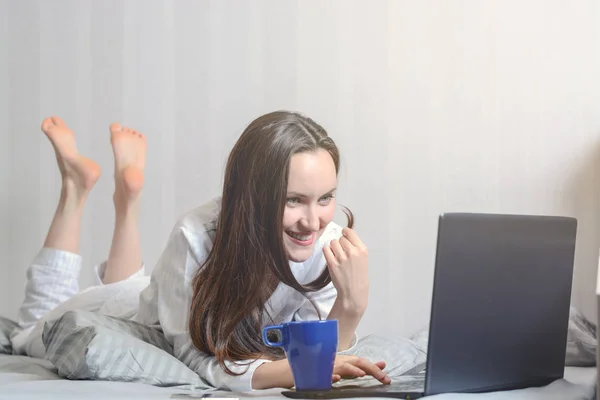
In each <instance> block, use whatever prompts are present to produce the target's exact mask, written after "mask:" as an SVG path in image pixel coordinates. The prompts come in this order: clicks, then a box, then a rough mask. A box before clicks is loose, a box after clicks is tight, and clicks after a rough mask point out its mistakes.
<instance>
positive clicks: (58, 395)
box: [0, 355, 596, 400]
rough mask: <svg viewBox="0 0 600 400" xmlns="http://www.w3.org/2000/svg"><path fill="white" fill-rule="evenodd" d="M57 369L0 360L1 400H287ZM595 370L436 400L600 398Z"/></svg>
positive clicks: (269, 393)
mask: <svg viewBox="0 0 600 400" xmlns="http://www.w3.org/2000/svg"><path fill="white" fill-rule="evenodd" d="M53 369H54V367H53V364H52V363H50V362H49V361H47V360H39V359H34V358H30V357H26V356H15V355H0V399H2V400H17V399H19V400H21V399H35V400H46V399H60V400H68V399H86V400H96V399H98V400H100V399H102V400H110V399H115V400H117V399H123V400H131V399H132V398H139V399H144V400H152V399H157V400H158V399H161V400H164V399H192V398H200V397H202V396H203V395H205V396H206V395H207V394H210V397H226V398H232V397H233V398H239V399H250V398H261V399H269V398H270V399H285V397H284V396H282V395H281V394H280V390H266V391H256V392H252V393H231V392H223V391H194V390H193V389H192V388H191V387H190V386H189V385H182V386H175V387H157V386H153V385H148V384H143V383H133V382H114V381H90V380H67V379H62V378H60V377H59V376H58V375H57V374H56V373H55V372H53ZM595 384H596V368H595V367H566V368H565V378H564V379H562V380H559V381H556V382H554V383H552V384H550V385H548V386H546V387H542V388H529V389H522V390H515V391H510V392H496V393H486V394H476V395H475V394H470V395H465V394H444V395H437V396H431V397H429V398H432V399H433V398H435V399H440V400H446V399H448V400H451V399H462V398H474V399H478V398H481V399H486V400H494V399H498V400H500V399H504V400H538V399H539V400H542V399H544V400H549V399H557V400H558V399H561V400H565V399H572V400H577V399H585V400H592V399H594V396H595Z"/></svg>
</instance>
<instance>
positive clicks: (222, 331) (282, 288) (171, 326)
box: [15, 111, 390, 391]
mask: <svg viewBox="0 0 600 400" xmlns="http://www.w3.org/2000/svg"><path fill="white" fill-rule="evenodd" d="M49 121H50V122H49ZM42 128H43V130H44V132H46V134H47V135H48V137H49V138H50V140H51V142H52V143H53V145H54V147H55V149H56V152H57V159H58V162H59V167H60V168H61V172H62V174H63V196H61V202H60V203H59V207H58V210H57V216H56V217H55V219H54V220H53V223H52V226H51V228H50V232H49V234H48V239H47V240H46V243H45V246H44V248H43V249H42V250H41V252H40V254H39V255H38V257H37V258H36V260H35V261H34V263H33V264H32V266H31V267H30V269H29V271H28V284H27V288H26V299H25V302H24V305H23V307H22V308H21V317H20V324H21V326H22V328H23V331H22V333H20V334H19V335H17V337H15V339H16V342H17V343H16V346H15V347H16V348H20V349H22V351H24V352H26V353H27V354H29V355H34V356H40V354H41V356H43V354H44V349H43V345H41V335H40V332H41V329H40V326H41V325H42V324H41V321H45V320H50V319H53V318H55V317H57V315H60V314H61V313H64V312H65V311H66V310H67V309H78V308H84V309H88V310H97V311H99V312H102V313H105V314H108V315H117V316H122V317H127V318H131V319H133V320H136V321H138V322H141V323H144V324H148V325H156V326H160V327H161V329H162V330H163V332H164V334H165V335H166V337H167V339H168V340H169V341H170V342H171V343H172V344H173V349H174V355H175V356H176V357H177V358H179V359H180V360H181V361H182V362H184V363H185V364H186V365H188V366H189V367H190V368H191V369H192V370H194V371H195V372H196V373H198V374H199V375H200V376H201V377H203V378H204V379H205V380H206V381H208V382H209V383H210V384H212V385H213V386H215V387H218V388H221V389H229V390H235V391H249V390H252V389H267V388H274V387H291V386H293V384H294V383H293V377H292V374H291V370H290V367H289V364H288V363H287V360H285V358H284V354H282V353H281V351H280V350H279V349H274V348H269V347H267V346H265V345H264V344H263V343H262V339H261V337H262V335H261V332H262V328H263V327H264V326H266V325H270V324H277V323H281V322H285V321H291V320H296V321H298V320H311V319H319V318H328V319H337V320H338V321H339V350H340V353H339V354H338V356H337V357H336V360H335V367H334V375H333V377H332V380H333V381H337V380H339V379H341V378H342V377H345V378H352V377H359V376H364V375H372V376H374V377H375V378H377V379H379V380H380V381H381V382H383V383H389V382H390V378H389V377H388V376H387V375H386V374H385V373H384V372H383V369H384V368H385V363H384V362H382V361H380V362H377V363H371V362H370V361H368V360H366V359H363V358H359V357H356V356H351V355H348V353H351V352H352V346H353V345H354V344H355V342H356V335H355V333H354V332H355V329H356V327H357V325H358V323H359V321H360V319H361V318H362V316H363V314H364V312H365V310H366V307H367V299H368V289H369V284H368V254H367V249H366V247H365V245H364V244H363V243H362V242H361V240H360V238H359V237H358V235H357V234H356V233H355V232H354V231H353V230H352V229H351V227H352V224H353V218H352V214H351V213H350V212H348V217H349V227H348V228H343V229H342V228H341V227H340V226H338V225H336V224H335V223H334V222H333V217H334V213H335V209H336V201H335V192H336V188H337V175H338V172H339V168H340V157H339V152H338V149H337V147H336V145H335V143H334V142H333V140H331V138H329V137H328V135H327V133H326V132H325V130H324V129H323V128H322V127H321V126H319V125H318V124H317V123H315V122H314V121H312V120H311V119H309V118H307V117H305V116H302V115H299V114H297V113H291V112H284V111H279V112H273V113H270V114H266V115H263V116H261V117H259V118H257V119H256V120H254V121H253V122H252V123H251V124H250V125H249V126H248V127H247V128H246V129H245V131H244V132H243V133H242V135H241V137H240V138H239V140H238V142H237V143H236V144H235V146H234V148H233V150H232V151H231V154H230V156H229V159H228V162H227V166H226V171H225V181H224V185H223V187H224V189H223V193H222V196H220V197H219V198H217V199H214V200H211V201H209V202H207V203H206V204H204V205H202V206H200V207H198V208H197V209H195V210H192V211H190V212H188V213H187V214H185V215H184V216H183V217H182V218H180V219H179V221H178V222H177V224H176V226H175V228H174V229H173V231H172V233H171V236H170V238H169V241H168V243H167V246H166V248H165V250H164V252H163V254H162V256H161V257H160V260H159V261H158V264H157V265H156V267H155V268H154V270H153V272H152V277H151V280H150V282H149V283H148V280H147V278H145V277H143V265H142V259H141V252H140V247H139V233H138V232H137V214H138V208H139V193H140V190H141V187H142V183H143V172H142V171H143V166H144V162H143V160H144V154H145V141H144V139H143V136H141V135H140V134H138V133H137V132H135V131H131V130H129V129H127V128H125V129H122V128H121V127H120V126H119V125H116V124H113V125H111V134H112V137H113V140H112V143H113V149H114V153H115V196H114V199H115V210H116V225H115V233H114V237H113V243H112V248H111V251H110V254H109V258H108V261H107V262H106V263H104V264H102V265H100V266H99V267H98V268H97V272H98V278H99V282H102V284H101V285H98V286H96V287H92V288H91V289H88V290H86V291H83V292H81V293H79V294H77V295H75V294H76V293H77V287H76V280H77V279H76V278H77V271H78V268H79V265H80V264H81V259H80V257H79V256H78V255H77V251H78V230H79V220H80V218H81V209H82V207H83V203H84V201H85V198H86V197H87V194H88V193H89V189H91V187H92V186H93V183H94V182H95V181H96V180H97V178H98V174H99V173H98V168H97V166H96V165H95V164H94V163H93V162H91V161H90V160H88V159H85V158H83V157H81V156H79V155H78V153H77V151H76V148H75V142H74V138H73V134H72V133H71V132H70V130H68V128H67V127H66V125H65V124H64V123H63V122H62V121H61V120H59V119H57V118H54V119H50V120H47V121H45V122H44V124H43V127H42ZM59 132H60V135H59ZM57 138H62V139H61V140H60V141H59V140H58V139H57ZM65 138H68V140H66V139H65ZM123 138H125V139H127V140H126V142H127V146H125V145H124V143H125V140H124V139H123ZM67 143H68V146H67ZM132 287H133V288H142V287H145V289H143V290H141V289H140V290H141V294H139V303H138V301H137V297H136V298H133V297H132V296H131V293H136V291H135V290H131V288H132ZM137 293H139V291H138V292H137ZM117 298H118V299H119V301H118V302H117V301H114V299H117ZM126 299H129V301H127V300H126ZM111 300H112V301H111Z"/></svg>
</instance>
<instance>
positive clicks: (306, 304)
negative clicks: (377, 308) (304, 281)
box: [294, 282, 358, 354]
mask: <svg viewBox="0 0 600 400" xmlns="http://www.w3.org/2000/svg"><path fill="white" fill-rule="evenodd" d="M308 296H309V297H310V298H311V299H312V300H313V302H314V303H315V306H316V307H317V309H318V310H319V313H320V315H321V319H325V318H327V316H328V315H329V313H330V312H331V309H332V308H333V303H335V299H336V298H337V290H336V289H335V286H333V282H330V283H329V284H328V285H327V286H325V287H324V288H323V289H321V290H319V291H316V292H313V293H309V294H308ZM318 319H319V314H317V310H316V309H315V307H314V306H313V305H312V304H311V302H310V301H308V299H304V301H303V302H302V305H301V306H300V308H299V309H298V310H297V311H296V313H295V314H294V321H311V320H318ZM357 342H358V336H357V335H356V332H354V337H353V338H352V340H351V341H350V347H349V348H348V349H346V350H343V351H340V352H338V354H351V353H352V352H353V351H354V349H355V347H356V343H357Z"/></svg>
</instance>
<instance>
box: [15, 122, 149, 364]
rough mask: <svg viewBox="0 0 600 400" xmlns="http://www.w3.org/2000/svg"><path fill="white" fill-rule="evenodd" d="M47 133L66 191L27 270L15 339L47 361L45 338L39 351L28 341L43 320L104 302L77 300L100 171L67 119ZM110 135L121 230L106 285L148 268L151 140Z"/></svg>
mask: <svg viewBox="0 0 600 400" xmlns="http://www.w3.org/2000/svg"><path fill="white" fill-rule="evenodd" d="M42 131H43V132H44V133H45V134H46V136H47V137H48V139H49V140H50V143H51V144H52V146H53V147H54V150H55V153H56V160H57V163H58V167H59V170H60V172H61V176H62V190H61V195H60V199H59V202H58V206H57V209H56V212H55V215H54V217H53V219H52V223H51V224H50V228H49V230H48V234H47V237H46V240H45V242H44V246H43V248H42V249H41V250H40V252H39V253H38V254H37V256H36V257H35V259H34V261H33V262H32V264H31V266H30V267H29V269H28V271H27V284H26V287H25V299H24V301H23V303H22V305H21V307H20V309H19V325H20V328H21V331H20V333H18V335H16V337H15V338H13V346H14V347H15V348H16V349H17V351H18V352H19V351H20V352H22V353H26V354H29V355H31V356H34V357H43V348H42V349H40V344H41V339H39V338H38V339H39V340H36V341H35V345H34V346H33V347H34V348H31V343H33V342H32V341H31V340H29V339H28V335H29V333H31V331H32V330H33V328H34V326H35V325H36V324H37V323H38V321H40V320H41V319H43V318H48V315H52V314H58V313H59V312H65V311H67V310H68V309H73V308H77V307H78V305H82V304H83V303H86V306H87V307H90V305H92V304H96V303H99V300H100V299H95V301H96V302H95V303H94V301H93V300H94V299H88V300H87V302H86V301H83V302H81V301H80V302H77V301H73V300H75V299H74V298H73V296H75V295H77V294H78V293H79V284H78V280H79V271H80V269H81V265H82V258H81V256H80V255H79V240H80V227H81V219H82V215H83V210H84V206H85V202H86V200H87V197H88V195H89V193H90V191H91V189H92V188H93V186H94V184H95V183H96V181H97V180H98V178H99V177H100V168H99V167H98V165H97V164H96V163H95V162H93V161H92V160H90V159H89V158H86V157H84V156H82V155H80V154H79V152H78V150H77V145H76V141H75V135H74V134H73V132H72V131H71V130H70V129H69V128H68V126H67V125H66V124H65V123H64V121H63V120H62V119H60V118H58V117H51V118H46V119H45V120H44V121H43V123H42ZM110 134H111V139H110V141H111V144H112V148H113V153H114V157H115V193H114V196H113V200H114V204H115V229H114V232H113V239H112V245H111V249H110V252H109V257H108V260H107V262H106V264H105V268H104V270H103V271H102V272H101V274H102V276H101V277H100V278H101V280H102V283H103V284H105V285H109V284H114V283H118V282H120V281H123V280H126V279H127V278H129V277H131V276H132V275H134V274H135V273H136V272H138V271H139V270H140V269H141V267H142V257H141V249H140V238H139V230H138V218H139V207H140V194H141V190H142V187H143V180H144V175H143V169H144V165H145V154H146V139H145V137H144V136H143V135H142V134H140V133H138V132H137V131H135V130H131V129H129V128H123V127H121V126H120V125H119V124H112V125H111V126H110ZM106 293H109V292H106ZM88 297H89V296H88ZM38 330H39V327H38ZM39 333H40V332H38V334H39ZM15 339H16V342H17V343H14V342H15Z"/></svg>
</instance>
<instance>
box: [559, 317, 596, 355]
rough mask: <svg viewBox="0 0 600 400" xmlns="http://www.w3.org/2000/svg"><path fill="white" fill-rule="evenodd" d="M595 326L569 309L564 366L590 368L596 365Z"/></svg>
mask: <svg viewBox="0 0 600 400" xmlns="http://www.w3.org/2000/svg"><path fill="white" fill-rule="evenodd" d="M597 346H598V340H597V337H596V325H595V324H594V323H592V322H591V321H589V320H588V319H587V318H586V317H585V316H584V315H583V314H581V313H580V312H579V311H577V309H575V308H574V307H571V310H570V313H569V331H568V334H567V353H566V357H565V365H568V366H573V367H591V366H594V365H596V347H597Z"/></svg>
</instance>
